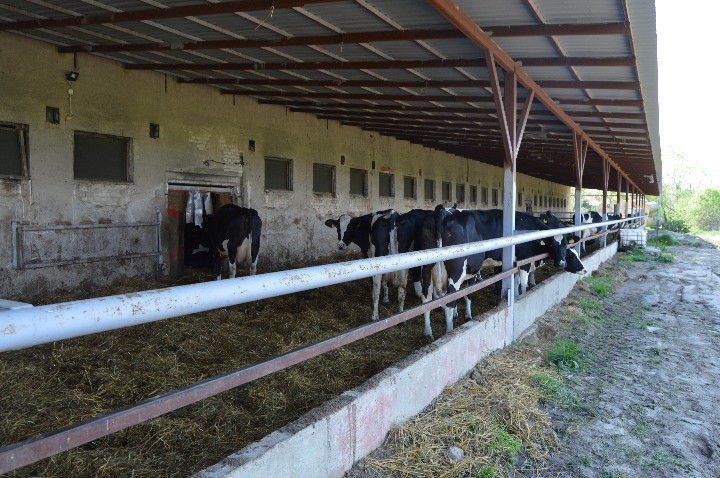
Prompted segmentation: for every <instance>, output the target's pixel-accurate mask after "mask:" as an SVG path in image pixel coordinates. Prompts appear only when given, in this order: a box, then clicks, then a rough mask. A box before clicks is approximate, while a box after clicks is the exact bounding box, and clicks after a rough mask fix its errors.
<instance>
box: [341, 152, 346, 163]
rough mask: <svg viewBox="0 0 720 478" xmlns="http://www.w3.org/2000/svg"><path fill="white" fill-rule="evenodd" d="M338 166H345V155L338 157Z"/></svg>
mask: <svg viewBox="0 0 720 478" xmlns="http://www.w3.org/2000/svg"><path fill="white" fill-rule="evenodd" d="M340 164H345V155H344V154H341V155H340Z"/></svg>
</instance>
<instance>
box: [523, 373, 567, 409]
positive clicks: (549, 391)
mask: <svg viewBox="0 0 720 478" xmlns="http://www.w3.org/2000/svg"><path fill="white" fill-rule="evenodd" d="M530 380H532V382H533V384H535V387H537V388H538V390H540V391H541V392H542V393H543V395H544V396H545V401H552V402H555V403H558V404H560V405H565V406H570V407H575V406H576V405H577V403H578V396H577V394H576V393H575V391H573V390H572V389H571V388H570V387H568V386H567V385H565V384H564V383H563V382H562V380H559V379H557V378H555V377H553V376H551V375H548V374H546V373H544V372H538V373H535V374H533V375H531V376H530Z"/></svg>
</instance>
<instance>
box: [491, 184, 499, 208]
mask: <svg viewBox="0 0 720 478" xmlns="http://www.w3.org/2000/svg"><path fill="white" fill-rule="evenodd" d="M499 193H500V191H499V190H498V189H497V188H493V190H492V203H491V204H492V206H493V207H498V206H499V205H500V199H499V197H498V196H499Z"/></svg>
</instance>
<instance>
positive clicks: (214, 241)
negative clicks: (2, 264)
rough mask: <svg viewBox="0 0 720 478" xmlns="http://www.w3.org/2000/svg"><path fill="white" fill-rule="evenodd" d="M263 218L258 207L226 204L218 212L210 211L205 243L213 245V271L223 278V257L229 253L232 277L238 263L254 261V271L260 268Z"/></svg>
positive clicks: (210, 246)
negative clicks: (258, 262) (258, 211)
mask: <svg viewBox="0 0 720 478" xmlns="http://www.w3.org/2000/svg"><path fill="white" fill-rule="evenodd" d="M261 231H262V220H261V219H260V216H258V213H257V211H256V210H255V209H250V208H246V207H240V206H236V205H234V204H226V205H224V206H223V207H221V208H220V209H218V210H217V212H216V213H215V214H208V215H206V216H205V218H204V219H203V222H202V238H201V244H202V245H204V246H205V247H207V248H208V249H210V253H211V255H212V263H213V271H214V272H215V275H216V276H217V280H220V279H222V259H221V257H227V260H228V265H229V267H228V269H229V276H230V278H231V279H232V278H234V277H235V275H236V273H237V265H242V264H243V263H245V262H249V263H250V274H251V275H254V274H255V273H256V272H257V260H258V255H259V253H260V233H261Z"/></svg>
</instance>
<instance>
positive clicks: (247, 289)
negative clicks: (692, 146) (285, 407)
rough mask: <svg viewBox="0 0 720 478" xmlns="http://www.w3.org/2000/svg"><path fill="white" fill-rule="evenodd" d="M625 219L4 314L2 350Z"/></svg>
mask: <svg viewBox="0 0 720 478" xmlns="http://www.w3.org/2000/svg"><path fill="white" fill-rule="evenodd" d="M632 219H638V218H632ZM626 220H628V219H621V220H618V221H608V222H604V223H597V224H590V225H581V226H574V227H567V228H562V229H553V230H550V231H537V232H530V233H527V234H522V235H518V236H513V237H502V238H497V239H490V240H486V241H480V242H474V243H469V244H462V245H458V246H450V247H444V248H441V249H428V250H424V251H415V252H408V253H404V254H396V255H392V256H385V257H375V258H370V259H360V260H356V261H347V262H340V263H335V264H325V265H321V266H313V267H307V268H303V269H293V270H286V271H279V272H271V273H268V274H260V275H255V276H247V277H240V278H235V279H226V280H222V281H211V282H201V283H197V284H189V285H184V286H177V287H169V288H164V289H156V290H150V291H144V292H134V293H130V294H121V295H114V296H108V297H99V298H94V299H86V300H79V301H72V302H65V303H59V304H51V305H45V306H38V307H32V308H29V309H21V310H11V311H5V312H0V352H5V351H8V350H18V349H23V348H26V347H32V346H34V345H39V344H45V343H49V342H54V341H56V340H65V339H70V338H75V337H81V336H83V335H89V334H94V333H98V332H106V331H108V330H115V329H119V328H123V327H129V326H132V325H139V324H145V323H148V322H154V321H157V320H164V319H169V318H173V317H178V316H182V315H188V314H195V313H198V312H205V311H208V310H213V309H218V308H221V307H230V306H233V305H238V304H244V303H247V302H253V301H257V300H262V299H267V298H270V297H277V296H281V295H286V294H292V293H295V292H302V291H306V290H310V289H316V288H319V287H325V286H329V285H334V284H338V283H342V282H349V281H353V280H358V279H364V278H367V277H372V276H374V275H378V274H382V273H388V272H396V271H399V270H403V269H409V268H411V267H417V266H420V265H424V264H430V263H435V262H439V261H445V260H449V259H456V258H459V257H464V256H468V255H472V254H478V253H480V252H487V251H492V250H495V249H500V248H502V247H505V246H509V245H515V244H521V243H524V242H529V241H532V240H538V239H543V238H546V237H550V236H552V235H555V234H564V233H570V232H575V231H581V230H583V229H588V228H591V227H600V226H602V225H610V224H615V223H618V222H623V221H626Z"/></svg>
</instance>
